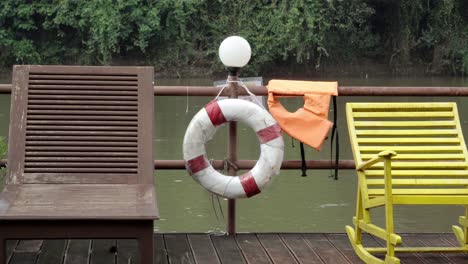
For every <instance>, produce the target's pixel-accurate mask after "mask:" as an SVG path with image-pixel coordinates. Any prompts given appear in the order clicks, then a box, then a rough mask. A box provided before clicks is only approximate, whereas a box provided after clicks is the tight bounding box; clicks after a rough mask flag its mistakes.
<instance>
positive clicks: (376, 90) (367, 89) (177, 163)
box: [0, 76, 468, 234]
mask: <svg viewBox="0 0 468 264" xmlns="http://www.w3.org/2000/svg"><path fill="white" fill-rule="evenodd" d="M230 78H231V81H232V80H235V79H237V77H236V76H230ZM11 89H12V85H11V84H0V94H2V93H3V94H8V93H11ZM249 89H250V91H251V92H253V93H254V94H256V95H267V94H268V90H267V88H266V86H249ZM218 92H219V87H214V86H154V95H155V96H216V95H217V94H218ZM338 94H339V95H340V96H468V87H423V86H420V87H414V86H411V87H393V86H339V87H338ZM221 95H224V96H228V97H231V98H236V97H237V96H238V95H247V93H246V91H245V90H244V89H239V87H238V86H237V84H236V83H235V82H230V83H229V86H228V87H227V89H225V90H224V91H223V93H222V94H221ZM227 148H228V155H227V162H225V161H224V160H213V161H212V165H213V167H214V168H215V169H223V168H224V164H225V163H227V164H228V175H232V176H234V175H236V173H237V171H239V170H249V169H252V168H253V166H254V165H255V163H256V162H257V161H256V160H238V159H237V126H236V123H235V122H231V123H230V124H229V129H228V144H227ZM6 162H7V161H6V160H0V166H5V165H6ZM306 166H307V168H308V169H332V168H334V166H335V163H334V162H332V161H331V160H308V161H306ZM338 167H339V168H340V169H354V168H355V164H354V161H353V160H340V161H339V163H338ZM154 168H155V169H156V170H183V169H185V163H184V161H183V160H155V161H154ZM300 168H301V161H299V160H285V161H283V163H282V166H281V169H283V170H285V169H286V170H290V169H300ZM235 214H236V209H235V200H232V199H230V200H229V201H228V223H227V232H228V234H235V232H236V231H235V230H236V228H235V224H236V221H235Z"/></svg>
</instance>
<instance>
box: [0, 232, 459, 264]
mask: <svg viewBox="0 0 468 264" xmlns="http://www.w3.org/2000/svg"><path fill="white" fill-rule="evenodd" d="M154 239H155V248H154V254H155V262H154V263H158V264H159V263H161V264H163V263H229V264H234V263H255V264H257V263H258V264H262V263H281V264H287V263H317V264H318V263H333V264H341V263H362V262H361V261H360V260H359V259H358V258H357V256H356V255H355V254H354V252H353V250H352V248H351V245H350V244H349V243H348V238H347V236H346V235H345V234H320V233H306V234H299V233H286V234H253V233H251V234H239V235H237V236H236V237H228V236H218V235H207V234H155V235H154ZM364 242H365V243H366V244H367V245H369V246H379V244H381V241H377V240H375V239H373V238H371V237H369V236H366V237H365V239H364ZM403 242H405V245H407V246H454V245H456V240H455V237H454V236H453V235H452V234H406V235H403ZM7 248H8V258H9V262H8V263H9V264H26V263H31V264H33V263H35V264H62V263H63V264H88V263H93V264H112V263H118V264H123V263H125V264H129V263H138V258H137V256H136V255H137V244H136V241H134V240H68V241H67V240H46V241H41V240H23V241H9V243H8V246H7ZM399 257H400V259H401V260H402V263H410V264H419V263H421V264H427V263H460V264H462V263H468V254H400V255H399Z"/></svg>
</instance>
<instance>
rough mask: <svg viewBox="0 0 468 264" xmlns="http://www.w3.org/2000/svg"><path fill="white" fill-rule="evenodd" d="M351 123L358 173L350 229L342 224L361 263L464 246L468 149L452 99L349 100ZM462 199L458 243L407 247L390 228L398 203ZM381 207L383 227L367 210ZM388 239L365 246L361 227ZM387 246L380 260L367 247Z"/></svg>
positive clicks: (457, 202) (465, 249) (457, 249)
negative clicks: (401, 254) (350, 101)
mask: <svg viewBox="0 0 468 264" xmlns="http://www.w3.org/2000/svg"><path fill="white" fill-rule="evenodd" d="M346 115H347V120H348V129H349V135H350V140H351V146H352V149H353V155H354V160H355V163H356V170H357V174H358V191H357V207H356V217H354V219H353V223H354V224H355V228H352V227H351V226H347V227H346V231H347V233H348V236H349V239H350V241H351V244H352V245H353V247H354V249H355V251H356V253H357V254H358V255H359V256H360V257H361V259H362V260H364V261H365V262H366V263H399V259H398V258H396V257H395V252H436V251H445V252H468V221H467V219H468V152H467V148H466V145H465V141H464V138H463V133H462V130H461V126H460V120H459V117H458V112H457V106H456V104H455V103H348V104H347V109H346ZM421 204H425V205H441V204H444V205H462V206H465V208H466V210H465V215H463V216H461V217H460V220H459V224H460V225H461V226H462V228H460V227H459V226H453V231H454V233H455V235H456V237H457V239H458V242H459V243H460V246H459V247H455V248H431V247H429V248H404V247H396V246H397V245H400V244H401V242H402V241H401V237H400V236H398V235H397V234H395V230H394V223H393V207H394V206H395V205H421ZM379 206H384V207H385V221H386V224H385V225H386V226H385V228H382V227H379V226H377V225H375V224H374V223H372V221H371V215H370V209H372V208H375V207H379ZM364 231H365V232H368V233H370V234H372V235H374V236H376V237H378V238H381V239H383V240H385V241H386V242H387V247H385V248H366V247H364V246H363V245H362V239H361V237H362V232H364ZM374 253H386V256H385V260H381V259H379V258H377V257H375V256H373V255H372V254H374Z"/></svg>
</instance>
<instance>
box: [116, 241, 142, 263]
mask: <svg viewBox="0 0 468 264" xmlns="http://www.w3.org/2000/svg"><path fill="white" fill-rule="evenodd" d="M116 245H117V264H138V263H139V261H140V260H139V258H138V257H139V256H138V241H137V240H136V239H119V240H117V242H116Z"/></svg>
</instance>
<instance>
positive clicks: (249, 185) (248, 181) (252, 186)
mask: <svg viewBox="0 0 468 264" xmlns="http://www.w3.org/2000/svg"><path fill="white" fill-rule="evenodd" d="M239 180H240V183H241V184H242V188H244V192H245V194H246V195H247V197H252V196H254V195H256V194H259V193H260V192H261V191H260V189H259V188H258V186H257V182H256V181H255V178H254V177H253V175H252V172H250V171H249V172H247V173H246V174H243V175H241V176H239Z"/></svg>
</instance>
